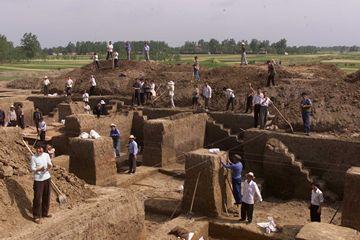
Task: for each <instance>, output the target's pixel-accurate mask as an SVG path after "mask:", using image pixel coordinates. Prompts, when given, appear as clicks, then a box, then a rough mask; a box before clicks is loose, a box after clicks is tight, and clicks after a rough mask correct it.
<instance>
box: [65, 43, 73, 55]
mask: <svg viewBox="0 0 360 240" xmlns="http://www.w3.org/2000/svg"><path fill="white" fill-rule="evenodd" d="M75 51H76V46H75V44H73V43H72V42H69V43H68V45H67V46H66V47H65V52H67V53H73V52H75Z"/></svg>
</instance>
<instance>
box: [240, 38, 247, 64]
mask: <svg viewBox="0 0 360 240" xmlns="http://www.w3.org/2000/svg"><path fill="white" fill-rule="evenodd" d="M244 64H245V65H248V61H247V59H246V48H245V43H244V42H242V43H241V65H244Z"/></svg>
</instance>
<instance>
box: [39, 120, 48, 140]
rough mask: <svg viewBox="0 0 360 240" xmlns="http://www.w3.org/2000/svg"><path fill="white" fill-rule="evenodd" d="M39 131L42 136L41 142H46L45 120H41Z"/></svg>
mask: <svg viewBox="0 0 360 240" xmlns="http://www.w3.org/2000/svg"><path fill="white" fill-rule="evenodd" d="M38 130H39V135H40V141H45V139H46V123H45V121H44V118H40V122H39V129H38Z"/></svg>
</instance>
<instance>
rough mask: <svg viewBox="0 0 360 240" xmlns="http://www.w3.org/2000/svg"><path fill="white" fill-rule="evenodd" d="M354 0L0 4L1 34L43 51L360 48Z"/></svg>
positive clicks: (5, 0) (34, 0)
mask: <svg viewBox="0 0 360 240" xmlns="http://www.w3.org/2000/svg"><path fill="white" fill-rule="evenodd" d="M359 9H360V0H247V1H245V0H126V1H124V0H0V34H5V35H6V36H7V38H8V39H9V40H10V41H12V42H14V44H15V45H17V44H19V42H20V39H21V37H22V35H23V34H24V33H25V32H32V33H35V34H36V35H37V36H38V38H39V41H40V43H41V46H42V47H53V46H59V45H67V43H68V42H70V41H72V42H76V41H87V40H89V41H108V40H112V41H126V40H130V41H131V40H162V41H166V42H168V43H169V44H170V45H171V46H179V45H181V44H183V43H184V42H185V41H187V40H190V41H197V40H199V39H205V40H209V39H210V38H215V39H218V40H223V39H226V38H234V39H235V40H237V41H240V40H251V39H252V38H257V39H260V40H265V39H266V40H270V41H272V42H273V41H278V40H279V39H281V38H286V39H287V40H288V45H317V46H332V45H348V46H350V45H360V31H359V30H358V29H359V24H360V14H359Z"/></svg>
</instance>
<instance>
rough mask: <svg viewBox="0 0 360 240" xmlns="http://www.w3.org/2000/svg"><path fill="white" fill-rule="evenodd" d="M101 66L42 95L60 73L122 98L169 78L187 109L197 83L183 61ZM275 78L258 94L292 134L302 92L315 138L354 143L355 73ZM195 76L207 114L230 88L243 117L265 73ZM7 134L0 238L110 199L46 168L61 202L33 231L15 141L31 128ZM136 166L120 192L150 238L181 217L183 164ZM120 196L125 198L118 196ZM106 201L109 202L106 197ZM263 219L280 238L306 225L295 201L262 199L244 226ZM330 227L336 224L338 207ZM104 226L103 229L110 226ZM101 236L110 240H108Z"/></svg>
mask: <svg viewBox="0 0 360 240" xmlns="http://www.w3.org/2000/svg"><path fill="white" fill-rule="evenodd" d="M102 66H103V68H104V69H101V71H96V70H95V69H94V68H93V66H92V65H87V66H84V67H83V68H80V69H75V70H72V71H71V72H69V73H61V74H60V76H57V75H58V74H54V75H52V76H53V78H50V81H51V83H52V84H51V88H50V91H51V92H52V93H55V92H57V93H62V92H63V88H64V84H65V80H66V79H67V76H71V77H72V78H73V80H75V84H74V92H75V93H76V94H79V95H80V94H82V93H83V91H84V90H88V89H89V85H90V84H89V78H90V75H91V74H95V75H96V79H97V83H98V85H97V90H96V91H97V94H102V95H117V96H122V97H125V98H127V99H129V100H130V99H131V94H132V84H133V82H134V80H136V79H139V78H144V79H146V80H154V81H155V83H156V84H157V87H158V94H161V93H162V92H163V91H165V89H166V83H167V81H169V80H173V81H175V100H176V101H175V104H176V105H177V106H179V107H184V108H188V107H189V106H190V105H191V94H192V91H193V86H194V84H197V83H194V81H193V80H192V67H191V65H189V64H178V65H170V64H163V63H156V62H121V63H120V68H119V69H115V70H113V69H111V68H110V67H109V66H110V64H109V62H102ZM277 73H278V75H277V77H276V81H277V86H275V87H272V88H266V90H267V91H268V92H269V95H270V96H272V97H273V100H274V103H275V104H276V106H278V108H279V109H280V110H281V111H282V112H283V113H284V115H285V116H286V117H287V118H288V119H289V120H290V121H291V122H292V123H294V126H295V127H296V128H297V129H298V130H299V129H300V130H301V128H300V123H301V116H300V115H299V102H300V94H301V93H302V92H303V91H306V92H308V93H309V95H310V97H311V99H312V100H313V101H314V107H315V108H314V127H315V130H316V131H318V133H319V134H324V135H326V134H331V135H334V136H341V137H345V138H352V139H360V134H359V131H360V121H359V120H360V111H358V110H359V108H360V101H358V100H357V99H358V98H359V97H360V90H359V84H360V81H359V79H360V72H357V73H354V74H352V75H348V76H346V75H345V74H344V73H343V72H342V71H340V70H339V69H337V68H336V67H335V66H332V65H312V66H287V67H285V66H284V67H283V66H278V67H277ZM201 74H202V75H201V76H202V81H201V84H202V83H203V82H204V81H207V82H209V84H210V85H211V86H212V88H213V91H214V96H213V99H212V103H211V107H210V110H223V109H224V105H225V97H224V94H223V92H222V88H223V87H224V86H226V87H228V88H232V89H234V90H235V92H236V98H237V105H236V111H237V112H243V111H244V100H245V98H246V94H247V91H248V84H249V83H252V85H253V86H254V88H257V87H262V88H264V87H265V85H266V82H265V81H266V75H267V69H266V66H263V65H248V66H231V67H221V68H216V69H206V68H204V69H202V73H201ZM41 83H42V78H41V76H40V74H39V75H36V76H35V77H33V78H27V80H26V81H13V82H9V83H6V86H5V85H4V84H5V83H4V82H3V83H2V84H1V85H0V92H3V94H6V95H12V96H15V95H29V94H30V91H24V90H19V89H28V90H39V88H40V86H41ZM10 88H11V89H10ZM0 97H1V96H0ZM0 100H1V99H0ZM155 105H156V106H157V107H161V106H168V102H167V98H166V97H163V98H161V99H160V100H159V101H158V102H156V103H155ZM271 111H274V110H271ZM46 121H47V122H48V123H49V132H48V137H49V138H51V137H52V136H56V135H57V134H59V133H60V132H61V131H62V129H61V126H60V125H59V124H58V123H56V122H57V119H56V118H55V117H54V116H46ZM273 123H274V124H277V125H278V126H279V127H281V128H286V123H285V122H283V120H282V119H280V118H275V119H274V120H273ZM8 131H15V130H12V129H10V130H7V129H6V130H5V129H2V128H0V168H1V169H0V170H1V171H2V172H4V171H5V170H6V171H8V172H7V174H8V175H7V176H6V177H3V176H0V239H2V238H8V239H11V238H12V237H13V236H21V235H23V236H25V235H26V234H28V235H26V236H31V232H32V231H33V230H34V229H35V231H36V232H41V231H46V230H47V229H49V228H50V227H51V226H53V224H55V223H56V221H57V220H59V219H61V220H64V221H65V220H66V219H65V217H64V216H71V214H72V213H74V214H80V213H82V211H87V210H89V209H94V208H95V209H96V208H97V207H98V205H97V204H96V203H95V202H94V201H95V200H94V199H97V198H98V197H99V196H100V195H102V194H105V193H102V191H104V192H106V191H109V193H106V194H110V196H111V194H113V195H115V194H116V190H114V189H115V188H109V189H108V188H94V187H92V186H89V185H88V184H86V183H85V182H84V181H83V180H81V179H79V178H77V177H76V176H75V175H74V174H71V173H68V172H67V171H66V170H65V169H64V168H61V167H59V166H55V168H54V169H53V170H52V176H53V177H52V179H53V180H54V182H55V183H56V184H57V185H58V186H59V188H60V190H61V191H62V192H63V193H64V194H65V195H66V196H67V198H68V202H67V203H66V204H65V205H61V206H60V205H59V204H58V203H57V201H56V195H55V193H54V192H53V193H52V196H51V197H52V201H51V211H52V213H54V214H55V216H54V218H53V219H51V220H49V221H48V222H47V223H45V224H42V225H40V226H38V225H36V224H35V223H33V221H32V213H31V207H32V202H31V200H32V194H33V189H32V184H33V177H32V175H31V173H30V172H29V170H28V159H29V157H30V153H29V152H28V150H27V148H26V147H25V145H24V143H23V142H22V140H21V139H22V136H24V137H28V138H31V137H34V136H35V137H36V131H35V129H34V128H32V127H28V128H26V129H25V130H19V131H18V133H16V134H17V135H16V134H15V135H14V134H11V136H16V137H15V138H10V139H9V138H8V137H7V136H8V133H9V132H8ZM16 131H17V130H16ZM21 134H22V135H21ZM1 156H3V157H1ZM4 156H6V157H4ZM9 166H10V167H11V169H10V168H9ZM141 169H145V167H143V166H140V167H139V171H138V172H137V174H136V175H138V178H139V180H137V181H134V182H129V184H126V186H125V187H124V188H126V191H128V193H131V194H134V195H136V196H137V197H138V198H139V199H140V200H141V201H144V208H145V229H146V236H147V237H149V236H152V237H156V234H157V233H158V231H157V230H158V229H159V228H160V226H162V225H163V224H164V223H166V222H168V221H170V220H171V219H172V218H174V217H177V216H178V215H180V214H181V213H180V204H181V199H182V196H183V193H182V186H183V184H184V172H185V170H184V164H183V163H181V164H175V165H173V166H170V167H167V168H166V170H167V171H170V172H172V173H174V172H177V173H178V172H181V173H182V175H181V174H179V175H177V174H168V173H165V172H164V171H161V170H164V169H155V170H154V169H153V170H152V171H153V174H149V175H145V174H144V175H142V174H143V173H142V172H141V171H142V170H141ZM169 169H170V170H169ZM129 178H131V176H130V175H128V174H125V173H124V172H121V173H119V174H117V180H118V185H117V187H118V186H121V187H123V186H122V185H121V183H124V182H126V181H128V179H129ZM124 179H125V180H124ZM259 180H260V179H259ZM119 183H120V184H119ZM121 194H123V195H124V196H125V195H126V193H124V192H122V193H121ZM108 201H109V202H111V200H108ZM112 204H113V203H112ZM338 204H339V203H331V204H328V205H327V206H325V207H324V209H323V213H322V220H323V222H327V223H329V222H330V220H331V219H332V217H333V216H334V213H335V212H336V211H337V209H338V207H339V205H338ZM100 211H107V209H106V208H105V209H101V210H98V211H97V212H96V213H95V215H101V212H100ZM63 214H64V215H63ZM269 216H271V217H273V218H274V220H275V222H276V224H277V225H278V227H279V228H280V230H281V239H289V240H290V239H294V236H295V235H296V233H297V232H298V231H299V230H300V228H301V227H302V226H303V225H304V224H306V223H308V222H309V210H308V202H305V201H301V200H295V199H292V200H289V201H282V200H279V199H275V198H272V197H269V198H265V199H264V202H262V203H261V204H260V203H258V204H255V210H254V221H253V223H252V224H251V226H248V227H250V228H252V229H254V231H256V229H257V226H256V222H262V221H266V219H267V217H269ZM119 217H120V216H119ZM221 217H222V219H224V221H228V222H230V223H233V224H234V225H239V226H245V223H239V222H238V218H239V216H238V209H236V208H231V209H229V214H228V215H227V214H225V213H224V215H223V216H221ZM54 219H55V220H54ZM72 220H74V221H79V224H84V225H85V224H86V222H84V221H85V220H82V219H81V217H78V216H75V217H74V218H73V219H72ZM332 223H334V224H336V225H340V223H341V210H340V212H338V213H337V215H336V217H335V218H334V219H333V221H332ZM14 225H16V226H22V228H21V230H19V228H14ZM108 229H109V231H111V227H109V228H108ZM65 230H66V229H65ZM169 230H170V229H169ZM59 231H60V230H59ZM29 234H30V235H29ZM34 235H35V234H34ZM43 236H44V239H51V238H52V236H51V235H43ZM109 239H116V238H115V237H114V238H111V237H109ZM145 239H147V238H145ZM159 239H160V238H159ZM244 240H246V239H244Z"/></svg>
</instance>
